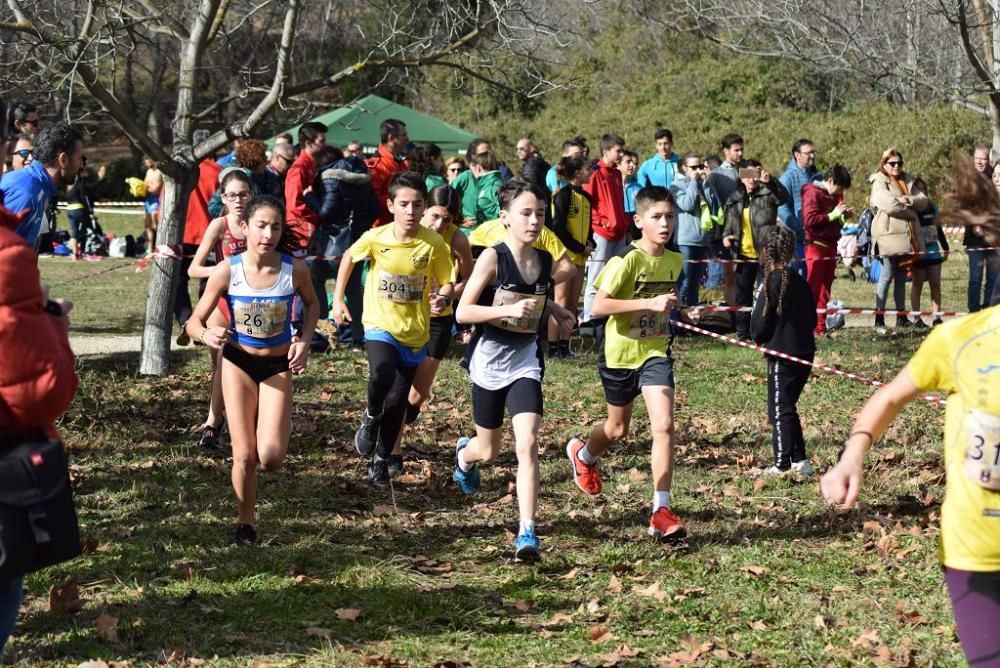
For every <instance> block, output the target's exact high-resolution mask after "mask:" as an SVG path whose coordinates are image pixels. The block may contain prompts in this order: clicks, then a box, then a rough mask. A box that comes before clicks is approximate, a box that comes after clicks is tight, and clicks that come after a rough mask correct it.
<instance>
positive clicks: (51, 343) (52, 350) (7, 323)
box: [0, 146, 78, 653]
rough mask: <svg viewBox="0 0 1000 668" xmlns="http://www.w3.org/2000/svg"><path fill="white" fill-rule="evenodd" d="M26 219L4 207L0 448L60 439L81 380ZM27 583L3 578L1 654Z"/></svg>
mask: <svg viewBox="0 0 1000 668" xmlns="http://www.w3.org/2000/svg"><path fill="white" fill-rule="evenodd" d="M0 148H2V146H0ZM22 219H23V216H20V217H19V216H15V215H13V214H11V213H10V212H9V211H7V210H6V209H4V208H2V207H0V447H4V444H6V443H16V442H18V441H19V440H20V439H24V438H38V437H39V436H41V435H42V434H44V435H45V436H47V437H49V438H58V436H59V434H58V433H57V432H56V428H55V422H56V419H57V418H58V417H59V416H60V415H62V413H63V412H64V411H65V410H66V408H67V407H68V406H69V403H70V402H71V401H72V400H73V396H74V395H75V394H76V388H77V383H78V380H77V377H76V371H75V369H74V358H73V351H72V350H70V347H69V337H68V334H67V332H68V328H69V320H68V317H67V316H68V314H69V311H70V309H71V308H72V304H70V303H69V302H67V301H64V300H50V299H49V297H48V289H47V288H46V287H44V286H43V285H42V284H41V277H40V275H39V273H38V266H37V259H36V257H35V250H34V248H32V247H31V246H29V245H28V244H27V243H26V242H25V241H24V239H22V238H21V237H20V236H18V234H17V233H16V232H14V229H16V227H17V226H18V224H20V222H21V221H22ZM23 586H24V581H23V578H22V577H21V576H18V577H15V578H11V579H9V580H5V581H0V653H2V652H3V648H4V645H5V644H6V643H7V638H8V637H9V636H10V633H11V631H12V630H13V629H14V621H15V619H16V618H17V611H18V608H19V607H20V605H21V593H22V589H23Z"/></svg>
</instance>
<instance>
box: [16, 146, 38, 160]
mask: <svg viewBox="0 0 1000 668" xmlns="http://www.w3.org/2000/svg"><path fill="white" fill-rule="evenodd" d="M34 154H35V152H34V151H33V150H31V149H30V148H22V149H21V150H19V151H14V155H16V156H20V158H21V160H27V159H28V158H30V157H31V156H33V155H34Z"/></svg>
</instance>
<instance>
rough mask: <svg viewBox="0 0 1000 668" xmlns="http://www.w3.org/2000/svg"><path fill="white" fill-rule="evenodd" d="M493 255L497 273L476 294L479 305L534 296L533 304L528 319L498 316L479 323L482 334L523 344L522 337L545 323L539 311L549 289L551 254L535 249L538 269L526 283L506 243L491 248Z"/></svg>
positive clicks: (511, 302)
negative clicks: (495, 259) (535, 275)
mask: <svg viewBox="0 0 1000 668" xmlns="http://www.w3.org/2000/svg"><path fill="white" fill-rule="evenodd" d="M493 250H494V251H496V254H497V273H496V277H495V278H494V279H493V281H492V282H491V283H490V284H489V285H487V286H486V287H485V288H484V289H483V293H482V294H481V295H479V301H478V302H476V303H477V304H479V305H480V306H500V305H503V304H513V303H516V302H519V301H521V300H522V299H526V298H534V299H535V301H536V303H537V307H536V308H535V311H534V313H533V314H532V315H531V316H530V317H528V318H521V319H518V320H515V319H513V318H498V319H496V320H491V321H489V322H485V323H483V324H482V332H483V336H487V337H489V338H491V339H494V340H497V341H500V342H504V343H508V342H509V343H511V344H513V345H518V344H523V343H524V341H525V340H527V339H532V338H535V337H536V336H538V332H539V331H541V328H542V327H543V326H544V325H545V321H544V319H543V318H542V314H543V313H544V311H545V306H546V303H547V300H548V294H549V288H550V285H551V283H552V256H551V255H549V254H548V253H547V252H545V251H543V250H537V249H536V251H537V253H538V259H539V263H540V264H541V271H539V272H538V278H537V279H535V281H534V283H528V282H527V281H525V280H524V277H523V276H521V272H520V270H518V268H517V262H515V261H514V255H513V254H512V253H511V252H510V248H508V247H507V244H506V243H499V244H497V245H496V246H494V247H493Z"/></svg>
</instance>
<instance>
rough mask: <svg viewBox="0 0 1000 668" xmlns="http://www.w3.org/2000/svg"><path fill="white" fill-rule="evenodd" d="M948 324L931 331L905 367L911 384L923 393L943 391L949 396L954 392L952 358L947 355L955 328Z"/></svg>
mask: <svg viewBox="0 0 1000 668" xmlns="http://www.w3.org/2000/svg"><path fill="white" fill-rule="evenodd" d="M952 322H959V321H957V320H953V321H952ZM949 324H951V323H946V324H944V325H939V326H937V327H935V328H934V329H932V330H931V333H930V334H928V335H927V338H926V339H924V342H923V343H921V344H920V348H918V349H917V352H916V353H914V355H913V358H912V359H910V362H909V364H908V365H907V368H908V369H909V372H910V379H911V380H913V384H914V385H916V386H917V387H918V388H920V389H921V390H923V391H924V392H931V391H944V392H947V393H949V394H950V393H952V392H953V391H954V390H955V382H954V380H955V376H954V373H953V372H952V364H951V363H952V356H951V355H950V354H948V351H949V348H950V346H949V345H948V342H949V341H950V340H951V339H952V337H953V336H954V335H955V332H954V331H953V330H954V329H955V328H954V327H948V325H949Z"/></svg>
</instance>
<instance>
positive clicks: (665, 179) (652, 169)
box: [636, 128, 680, 188]
mask: <svg viewBox="0 0 1000 668" xmlns="http://www.w3.org/2000/svg"><path fill="white" fill-rule="evenodd" d="M653 140H654V141H655V142H656V153H654V154H653V157H652V158H650V159H649V160H647V161H646V162H644V163H642V166H641V167H639V174H638V175H637V176H636V181H638V182H639V187H640V188H645V187H646V186H660V187H661V188H670V184H671V183H673V182H674V176H676V175H677V163H678V162H679V160H680V159H679V158H678V157H677V154H676V153H674V151H673V148H674V133H672V132H671V131H670V130H668V129H666V128H660V129H659V130H657V131H656V132H655V133H654V134H653Z"/></svg>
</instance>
